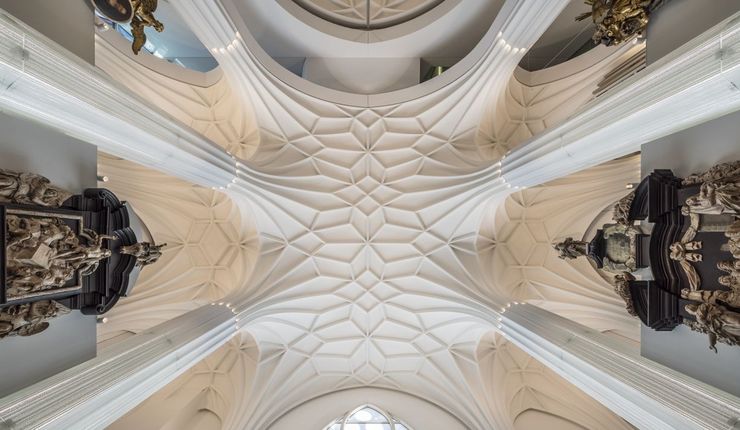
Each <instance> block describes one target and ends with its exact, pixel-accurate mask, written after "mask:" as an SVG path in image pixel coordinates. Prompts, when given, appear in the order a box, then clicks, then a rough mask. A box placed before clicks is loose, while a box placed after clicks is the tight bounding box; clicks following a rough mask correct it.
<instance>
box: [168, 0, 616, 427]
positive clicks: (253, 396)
mask: <svg viewBox="0 0 740 430" xmlns="http://www.w3.org/2000/svg"><path fill="white" fill-rule="evenodd" d="M343 1H344V0H343ZM314 3H317V1H314ZM344 3H346V4H344V5H343V2H341V1H340V2H332V5H333V6H332V7H336V10H339V11H341V13H346V14H348V15H350V16H354V15H355V14H357V13H359V12H357V8H356V7H355V6H357V3H356V2H347V1H344ZM409 3H411V2H409ZM551 3H552V5H551V6H552V7H553V8H555V9H557V8H558V7H562V5H564V4H565V3H566V2H565V1H559V0H557V1H552V2H551ZM376 4H378V5H381V3H378V2H376ZM399 4H400V3H399ZM381 6H382V8H385V9H386V10H387V11H392V10H393V8H396V7H397V6H398V5H397V4H396V3H394V2H386V3H383V4H382V5H381ZM178 7H179V8H181V12H183V16H184V17H185V18H186V20H191V21H192V22H191V24H193V26H192V27H193V29H194V31H196V33H198V36H199V37H200V38H201V40H203V41H204V42H205V43H206V44H207V45H208V46H209V48H211V49H212V52H214V53H215V54H216V56H217V59H218V60H219V63H220V64H221V65H222V67H223V70H224V73H225V76H226V78H227V79H228V80H229V81H230V82H231V83H232V88H233V90H234V91H233V96H236V97H238V98H239V99H240V100H241V103H242V107H243V106H245V105H248V106H249V107H248V108H247V109H246V110H247V111H249V113H248V115H247V116H248V117H249V118H253V119H254V124H256V125H257V126H256V127H255V130H254V131H247V132H245V133H242V134H243V135H246V136H256V139H258V141H259V147H258V148H257V150H256V151H254V152H253V153H247V152H245V153H243V154H241V155H239V154H235V155H236V156H235V163H236V169H235V170H236V172H237V178H236V179H235V180H234V182H233V183H232V184H230V185H229V186H228V189H227V192H228V194H229V195H230V196H231V198H232V200H233V201H234V202H236V203H237V204H238V205H239V206H240V208H242V209H244V212H243V213H245V214H249V217H250V219H251V220H252V221H253V222H254V223H255V229H256V231H257V232H259V242H260V244H259V246H260V251H259V261H258V262H257V263H256V264H255V265H254V270H253V271H252V273H251V276H250V278H249V279H248V280H247V281H246V282H245V283H244V284H243V286H242V288H239V289H238V290H234V291H232V292H231V293H230V294H228V295H227V296H226V297H225V298H223V299H219V300H224V301H229V302H230V303H231V304H233V305H234V306H236V307H238V308H240V309H246V310H253V311H254V314H255V315H257V316H256V317H254V318H251V319H249V321H246V322H241V323H240V324H242V326H243V328H244V331H245V332H247V333H249V335H250V336H253V338H254V342H255V344H256V345H258V348H259V358H258V362H257V364H256V370H255V375H254V377H253V378H252V379H250V380H249V381H245V384H248V385H246V386H248V387H249V388H248V390H249V392H250V395H248V396H241V397H240V398H239V399H238V400H237V401H236V402H235V403H233V404H232V406H231V407H232V408H234V409H235V410H237V411H238V414H237V415H236V416H234V417H233V421H230V423H231V426H232V428H255V429H257V428H260V429H261V428H268V427H269V425H270V424H271V423H273V422H274V421H275V420H276V419H278V418H279V417H280V416H281V415H282V414H283V413H285V411H287V410H291V409H292V408H294V407H296V406H297V405H300V404H302V403H303V402H306V401H308V400H310V399H312V398H315V397H317V396H320V395H322V394H326V393H331V392H334V391H337V390H341V389H345V388H353V387H367V386H370V387H380V388H388V389H395V390H401V391H404V392H407V393H410V394H413V395H415V396H418V397H420V398H423V399H425V400H427V401H429V402H432V403H433V404H436V405H439V406H440V407H443V408H444V409H445V410H447V411H450V413H452V414H453V415H454V416H456V417H458V418H459V419H460V420H461V421H462V422H464V423H465V425H466V426H468V427H470V428H476V429H484V428H485V429H489V428H500V427H501V425H502V423H503V422H504V421H501V420H502V418H501V417H498V416H497V415H496V414H495V413H493V412H491V409H490V404H489V399H488V397H487V396H489V394H486V391H485V389H484V388H483V387H481V385H480V383H475V381H476V379H478V380H479V379H480V378H481V369H480V367H479V366H478V362H479V360H480V356H479V354H478V353H477V351H478V346H479V344H480V343H481V339H483V338H484V336H485V335H486V333H489V332H490V330H491V328H492V327H493V324H492V321H491V320H490V319H487V318H486V317H485V316H483V313H481V312H480V309H498V308H500V307H501V306H502V304H505V303H506V302H507V301H508V300H509V293H510V291H509V290H507V289H501V288H492V287H491V285H490V280H491V276H490V275H489V274H488V273H487V271H488V270H489V269H490V268H489V267H486V265H485V263H484V264H481V251H490V252H495V251H496V250H497V249H499V244H500V242H501V240H500V239H501V238H499V237H497V236H494V235H489V236H487V237H481V235H480V234H479V229H480V226H481V224H482V223H483V222H485V219H486V217H487V216H488V214H489V213H490V212H491V211H490V209H489V208H488V205H489V204H490V203H491V199H492V198H493V197H498V199H497V200H496V201H497V202H498V203H500V202H501V201H502V200H501V196H505V195H506V194H508V192H510V191H515V190H509V188H508V187H507V184H506V181H505V178H502V177H501V174H500V163H499V162H498V161H499V160H498V157H497V156H495V154H494V155H493V156H492V155H491V154H492V153H494V152H496V151H499V152H502V151H501V147H503V148H506V147H507V145H513V144H514V143H513V142H514V140H516V139H514V137H513V136H518V135H521V133H515V132H511V130H510V127H509V126H505V127H498V126H492V127H489V128H486V127H485V126H481V124H482V122H484V121H483V120H484V118H486V117H487V116H489V115H496V116H499V115H498V112H499V111H498V110H497V108H496V106H498V103H499V101H500V100H501V99H502V97H504V96H503V94H505V91H506V90H507V85H508V83H509V82H510V79H511V76H512V73H513V71H514V69H515V67H516V64H517V63H518V61H519V59H520V58H521V56H522V55H523V53H524V52H525V49H524V48H518V47H517V46H513V44H514V40H516V43H517V44H518V46H522V47H524V46H530V45H531V44H532V43H534V41H535V40H536V39H537V38H538V37H539V33H538V31H531V32H524V33H523V32H521V31H518V30H517V31H518V32H516V37H514V38H512V37H513V36H512V37H509V36H508V35H507V36H505V34H506V33H507V29H502V31H500V32H498V35H497V36H496V37H495V39H494V40H492V42H491V46H490V47H489V48H488V49H487V51H486V52H485V53H484V55H483V56H482V58H481V60H480V61H479V62H478V63H477V64H476V66H475V67H474V68H472V69H471V70H470V71H469V72H467V73H466V74H465V75H464V76H463V77H462V78H460V79H458V80H456V81H455V82H454V83H452V84H450V85H448V86H446V87H444V88H442V89H440V90H439V91H436V92H433V93H430V94H427V95H425V96H422V97H419V98H416V99H413V100H409V101H406V102H403V103H396V104H390V105H387V106H377V107H356V106H347V105H342V104H337V103H333V102H328V101H325V100H322V99H319V98H316V97H312V96H309V95H307V94H305V93H303V92H301V91H300V90H298V89H296V88H293V87H291V86H288V85H286V84H285V83H283V82H281V81H279V80H278V79H276V78H275V77H274V76H272V75H271V74H270V73H269V72H267V71H266V70H265V69H264V67H263V66H262V65H261V64H260V63H259V62H258V61H257V60H255V57H254V56H253V55H252V53H251V52H250V50H249V48H248V47H247V44H246V43H245V42H244V39H243V38H242V36H241V34H240V32H239V31H237V30H236V29H235V28H233V27H232V26H233V23H232V21H231V20H229V19H228V17H227V16H225V15H224V16H222V17H221V18H218V17H217V18H218V19H221V21H219V23H218V25H213V26H208V25H197V26H196V25H195V24H196V23H198V22H199V19H201V14H199V13H195V12H197V11H199V8H201V7H203V5H202V4H200V3H199V2H197V1H195V0H183V2H182V4H181V5H180V6H178ZM398 7H400V6H398ZM532 11H533V9H532V8H527V7H521V8H519V9H517V10H516V12H515V13H518V14H521V15H522V16H525V17H527V19H529V20H530V21H529V24H530V25H529V26H524V27H527V28H540V29H541V30H544V29H545V28H546V27H547V25H546V24H547V23H549V22H550V21H551V19H554V17H555V16H556V15H557V14H555V15H554V16H552V17H549V18H548V17H547V16H545V15H546V14H539V13H534V12H532ZM211 12H212V11H211ZM221 12H223V11H221ZM360 18H362V17H361V16H360ZM512 20H513V21H514V22H517V21H516V19H513V18H512ZM522 20H524V18H521V17H520V20H519V21H522ZM538 20H540V21H538ZM524 27H522V28H524ZM214 28H218V29H219V31H218V32H215V31H214ZM242 31H245V30H244V29H242ZM508 32H510V33H515V32H514V30H511V31H508ZM493 34H495V33H493ZM224 35H226V36H224ZM609 61H613V59H610V60H609ZM594 79H595V78H594ZM572 86H573V83H572V82H569V83H567V84H563V85H562V87H564V88H570V87H572ZM549 90H551V89H549V88H544V87H543V88H540V89H538V90H537V91H535V93H536V94H535V95H534V96H532V95H531V94H530V95H526V97H525V95H524V94H525V93H529V92H528V91H526V90H524V89H522V90H521V94H522V97H524V99H522V98H521V97H520V98H519V99H517V98H514V100H519V101H520V102H521V103H520V105H521V109H522V110H524V111H527V112H529V111H530V110H531V109H532V107H533V106H534V105H536V104H538V101H540V100H548V102H547V103H546V104H547V105H548V107H547V108H546V109H543V111H547V112H545V113H543V114H542V117H543V118H544V117H547V116H548V115H549V113H548V112H555V111H556V109H555V105H557V104H558V103H561V102H563V100H567V99H569V98H572V97H569V96H568V94H573V93H578V94H579V95H580V92H579V91H581V90H588V91H590V87H589V85H583V86H578V87H577V89H568V90H567V91H565V92H563V93H562V94H560V95H558V96H552V97H547V96H546V95H547V94H549V93H548V91H549ZM552 91H553V92H555V93H557V90H552ZM510 94H514V93H513V92H511V93H510ZM587 98H588V97H584V98H583V100H585V99H587ZM520 99H521V100H520ZM492 106H493V107H492ZM512 118H515V115H509V117H508V119H504V120H503V121H502V122H503V123H507V121H508V122H511V121H512ZM250 121H251V119H250ZM525 122H526V121H525ZM499 123H501V122H498V123H496V124H499ZM491 130H493V131H491ZM481 136H483V137H485V136H488V138H487V139H488V141H490V142H494V141H495V142H500V143H501V142H504V143H501V144H500V145H499V143H495V144H493V146H494V147H496V148H498V149H496V148H494V149H493V150H491V149H490V148H486V146H485V144H481V143H480V142H481V139H482V138H481ZM483 140H486V139H483ZM490 142H489V143H490ZM219 143H221V142H219ZM517 143H518V142H517ZM222 144H223V143H222ZM501 145H504V146H501ZM481 149H483V151H481ZM486 152H487V153H486ZM500 155H503V154H500ZM507 190H508V191H507ZM214 227H215V228H218V226H214ZM515 230H516V229H515ZM528 234H529V236H527V235H528ZM511 237H513V238H515V239H514V240H517V239H516V238H519V239H521V240H523V241H530V242H531V241H533V240H534V242H536V238H535V239H531V237H534V236H531V231H530V230H529V229H525V230H522V231H520V232H515V233H512V236H511ZM522 238H523V239H522ZM504 242H506V240H504ZM535 246H536V245H535ZM505 248H506V244H504V249H505ZM517 252H519V251H516V252H515V254H516V253H517ZM520 254H521V255H519V257H522V255H524V256H525V257H526V258H529V257H528V256H529V254H531V252H530V251H529V250H527V251H524V252H521V253H520ZM525 257H522V258H525ZM210 263H212V262H209V264H210ZM489 314H490V312H489ZM502 428H505V427H502Z"/></svg>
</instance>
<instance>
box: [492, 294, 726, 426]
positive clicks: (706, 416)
mask: <svg viewBox="0 0 740 430" xmlns="http://www.w3.org/2000/svg"><path fill="white" fill-rule="evenodd" d="M500 325H501V329H500V330H501V332H502V333H503V335H504V336H505V337H506V338H507V339H509V340H510V341H511V342H513V343H514V344H516V345H517V346H519V347H520V348H522V349H523V350H524V351H526V352H528V353H529V354H530V355H531V356H533V357H534V358H536V359H537V360H539V361H541V362H542V363H543V364H545V365H546V366H547V367H549V368H551V369H552V370H554V371H555V372H557V373H558V374H560V376H562V377H563V378H565V379H566V380H568V381H570V382H571V383H573V384H574V385H576V386H577V387H579V388H580V389H582V390H583V391H584V392H586V393H587V394H588V395H590V396H591V397H593V398H595V399H597V400H598V401H600V402H601V403H602V404H604V405H605V406H606V407H608V408H609V409H611V410H612V411H613V412H615V413H616V414H618V415H620V416H621V417H622V418H624V419H626V420H627V421H629V422H630V423H631V424H633V425H634V426H636V427H638V428H641V429H650V430H660V429H665V430H684V429H685V430H693V429H699V428H701V429H707V430H712V429H716V430H720V429H722V430H727V429H735V428H740V399H738V398H737V397H735V396H732V395H730V394H727V393H725V392H723V391H721V390H718V389H716V388H713V387H711V386H709V385H707V384H704V383H702V382H699V381H697V380H695V379H692V378H690V377H688V376H686V375H684V374H682V373H679V372H676V371H674V370H672V369H669V368H667V367H665V366H662V365H660V364H657V363H655V362H653V361H651V360H648V359H645V358H643V357H642V356H640V353H639V350H638V349H637V348H634V347H633V346H631V345H627V344H625V343H624V342H622V341H620V340H619V339H613V338H610V337H609V336H607V335H604V334H602V333H599V332H598V331H595V330H592V329H589V328H587V327H585V326H583V325H581V324H578V323H575V322H573V321H571V320H568V319H566V318H562V317H560V316H557V315H555V314H553V313H552V312H548V311H546V310H544V309H541V308H538V307H536V306H533V305H529V304H518V305H517V304H514V305H512V306H511V307H509V308H507V309H506V311H505V312H504V313H503V315H502V319H501V322H500ZM733 426H736V427H733Z"/></svg>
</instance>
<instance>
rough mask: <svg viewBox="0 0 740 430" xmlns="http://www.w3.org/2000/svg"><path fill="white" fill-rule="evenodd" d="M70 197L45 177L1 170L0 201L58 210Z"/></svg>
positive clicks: (69, 194)
mask: <svg viewBox="0 0 740 430" xmlns="http://www.w3.org/2000/svg"><path fill="white" fill-rule="evenodd" d="M70 197H72V193H70V192H68V191H65V190H63V189H61V188H59V187H57V186H55V185H52V183H51V181H49V179H47V178H46V177H44V176H41V175H37V174H35V173H27V172H24V173H18V172H13V171H11V170H4V169H0V201H4V202H10V203H18V204H24V205H36V206H44V207H54V208H58V207H59V206H61V205H62V203H64V201H65V200H67V199H69V198H70Z"/></svg>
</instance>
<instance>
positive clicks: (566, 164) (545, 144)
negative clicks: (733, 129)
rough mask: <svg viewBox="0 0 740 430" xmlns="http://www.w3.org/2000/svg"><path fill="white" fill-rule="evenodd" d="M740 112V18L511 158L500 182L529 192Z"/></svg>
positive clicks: (713, 30) (735, 17)
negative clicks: (503, 180) (699, 125)
mask: <svg viewBox="0 0 740 430" xmlns="http://www.w3.org/2000/svg"><path fill="white" fill-rule="evenodd" d="M738 109H740V13H738V14H735V15H733V16H732V17H730V18H728V19H727V20H725V21H723V22H721V23H720V24H718V25H717V26H715V27H713V28H711V29H709V30H707V31H706V32H705V33H703V34H702V35H700V36H699V37H697V38H695V39H693V40H691V41H690V42H688V43H687V44H685V45H683V46H681V47H679V48H678V49H676V50H675V51H673V52H672V53H670V54H668V55H667V56H666V57H664V58H662V59H661V60H660V61H658V62H656V63H655V64H652V65H650V66H649V67H647V68H646V69H645V70H643V71H641V72H639V73H637V74H636V75H635V76H632V77H631V78H629V79H627V80H626V81H624V82H622V83H620V84H618V85H617V86H615V87H614V88H612V89H610V90H609V91H607V92H606V93H605V94H603V95H601V96H600V97H598V98H596V99H595V100H593V101H591V102H590V103H588V104H587V105H586V106H584V107H583V108H582V109H581V110H580V111H579V112H577V113H576V114H574V115H573V116H571V117H570V118H568V120H567V121H565V122H564V123H562V124H560V125H558V126H555V127H550V128H548V129H547V130H545V131H544V132H542V133H541V134H539V135H537V136H535V137H533V138H531V139H530V140H529V141H527V142H525V143H523V144H522V145H521V146H519V147H518V148H516V149H514V150H513V151H511V153H510V154H508V155H507V156H506V157H505V158H504V159H503V161H502V166H501V169H502V174H503V176H504V178H505V179H506V181H507V183H509V184H511V185H512V186H515V187H516V186H519V187H531V186H535V185H539V184H542V183H544V182H547V181H551V180H554V179H557V178H561V177H564V176H567V175H569V174H571V173H574V172H577V171H579V170H582V169H586V168H588V167H592V166H596V165H598V164H600V163H604V162H606V161H610V160H613V159H615V158H617V157H621V156H624V155H627V154H630V153H633V152H637V151H640V147H641V145H642V144H644V143H648V142H651V141H653V140H655V139H658V138H660V137H663V136H667V135H670V134H673V133H676V132H678V131H681V130H684V129H686V128H689V127H692V126H695V125H697V124H701V123H703V122H706V121H709V120H712V119H715V118H718V117H720V116H722V115H726V114H728V113H731V112H734V111H737V110H738Z"/></svg>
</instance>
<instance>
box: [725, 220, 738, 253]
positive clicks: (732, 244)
mask: <svg viewBox="0 0 740 430" xmlns="http://www.w3.org/2000/svg"><path fill="white" fill-rule="evenodd" d="M725 236H727V238H728V239H729V240H728V241H727V247H728V248H729V250H730V253H731V254H732V256H733V257H734V258H735V260H740V220H738V221H735V222H734V223H733V224H732V225H731V226H730V227H729V228H728V229H727V230H726V231H725Z"/></svg>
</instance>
